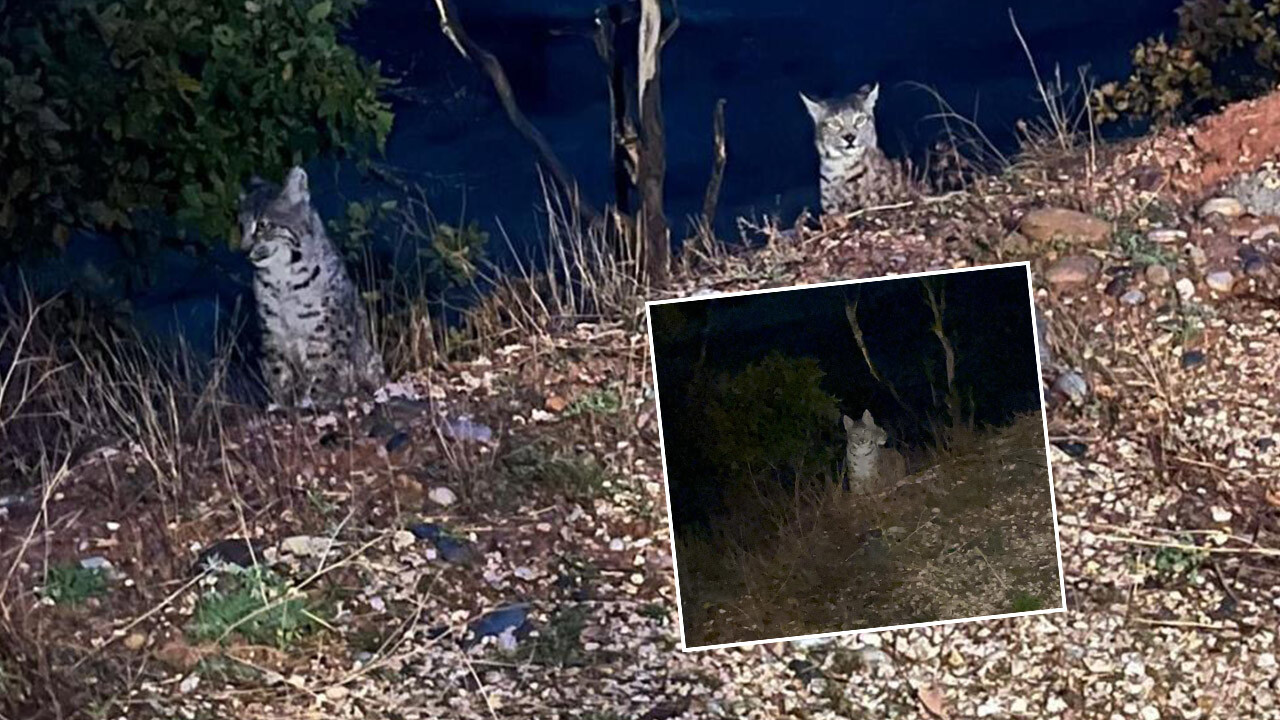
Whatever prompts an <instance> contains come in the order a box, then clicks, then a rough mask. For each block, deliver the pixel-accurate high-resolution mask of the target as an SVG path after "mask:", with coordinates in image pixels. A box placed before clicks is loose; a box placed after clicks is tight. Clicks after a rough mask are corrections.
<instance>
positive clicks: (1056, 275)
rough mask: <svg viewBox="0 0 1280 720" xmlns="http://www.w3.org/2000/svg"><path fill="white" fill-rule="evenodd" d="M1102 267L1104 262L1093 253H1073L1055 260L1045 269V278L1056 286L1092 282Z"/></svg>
mask: <svg viewBox="0 0 1280 720" xmlns="http://www.w3.org/2000/svg"><path fill="white" fill-rule="evenodd" d="M1101 268H1102V262H1101V261H1099V260H1098V258H1096V257H1093V256H1092V255H1071V256H1068V257H1064V258H1059V259H1058V260H1055V261H1054V263H1053V264H1052V265H1050V266H1049V269H1048V270H1046V271H1045V273H1044V278H1045V280H1046V281H1047V282H1048V283H1049V284H1050V285H1052V286H1054V287H1063V286H1066V285H1079V284H1081V283H1087V282H1091V281H1092V280H1093V276H1094V275H1096V274H1097V273H1098V270H1100V269H1101Z"/></svg>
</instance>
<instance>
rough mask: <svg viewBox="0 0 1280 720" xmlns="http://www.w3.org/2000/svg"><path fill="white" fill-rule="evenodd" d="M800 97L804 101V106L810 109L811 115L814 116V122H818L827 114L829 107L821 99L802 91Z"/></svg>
mask: <svg viewBox="0 0 1280 720" xmlns="http://www.w3.org/2000/svg"><path fill="white" fill-rule="evenodd" d="M800 99H801V100H803V101H804V107H805V109H806V110H808V111H809V117H811V118H813V121H814V122H818V121H819V120H821V119H822V116H823V115H826V113H827V107H826V105H824V104H823V102H822V101H821V100H814V99H812V98H810V97H809V96H808V95H805V94H804V93H800Z"/></svg>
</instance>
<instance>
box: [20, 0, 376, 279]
mask: <svg viewBox="0 0 1280 720" xmlns="http://www.w3.org/2000/svg"><path fill="white" fill-rule="evenodd" d="M362 2H363V0H318V1H317V0H166V2H162V3H157V2H153V1H152V0H51V1H48V2H40V3H23V2H15V1H14V0H0V17H2V18H3V20H0V86H2V87H3V100H0V164H3V166H4V167H5V169H6V174H7V175H8V178H9V182H7V183H5V184H4V186H3V187H0V255H7V256H16V255H22V254H29V253H42V252H49V251H50V250H52V249H53V248H54V247H57V246H61V245H63V244H65V242H66V240H67V239H68V237H69V235H70V233H71V230H72V229H75V228H90V229H98V230H108V231H110V230H120V229H134V230H147V231H148V232H145V233H138V232H133V233H128V237H126V238H123V240H124V242H126V243H127V246H126V249H128V250H131V251H134V252H143V251H146V250H149V249H151V248H152V247H154V246H155V245H156V244H157V242H158V238H159V237H160V236H161V234H165V233H172V234H178V235H184V236H185V235H188V234H190V231H196V232H197V233H198V236H197V237H198V238H200V239H201V240H200V242H201V243H202V244H206V245H207V244H209V243H210V242H211V241H212V239H214V238H219V239H220V238H228V237H229V238H234V235H235V227H234V225H235V224H234V222H233V220H234V214H235V208H236V201H237V198H238V195H239V193H240V190H241V187H242V183H243V182H244V181H245V180H246V179H247V178H248V177H249V176H250V175H252V174H254V173H261V174H263V175H273V174H279V172H280V171H281V170H282V169H283V168H284V167H286V166H287V165H290V164H294V163H301V162H305V161H306V160H308V159H310V158H312V157H315V156H317V155H319V154H321V153H326V152H336V153H339V154H343V153H345V154H352V155H355V156H357V157H361V156H363V155H364V154H366V153H367V152H369V151H370V150H372V149H374V148H377V149H381V147H382V145H383V142H384V140H385V138H386V135H387V133H388V132H389V131H390V128H391V122H392V115H391V112H390V110H389V109H388V105H387V104H385V103H384V102H383V101H381V100H379V99H378V91H379V90H380V89H381V88H382V87H384V85H385V83H386V81H385V80H383V79H382V78H381V76H380V74H379V68H378V66H377V65H376V64H370V63H366V62H364V61H363V60H361V59H360V58H359V57H358V56H357V55H356V54H355V52H354V51H352V50H351V49H350V48H348V47H345V46H344V45H342V44H341V43H340V42H339V40H338V31H339V29H340V28H341V27H343V26H344V24H345V23H347V22H348V21H349V20H350V18H351V17H352V15H353V14H354V12H355V10H356V9H357V8H358V7H359V5H360V4H361V3H362ZM161 214H163V215H161ZM165 215H167V216H170V217H172V218H173V219H174V220H176V221H177V227H175V228H165V227H164V225H165V224H166V223H163V222H160V221H158V220H157V218H158V217H163V216H165ZM50 241H52V242H50Z"/></svg>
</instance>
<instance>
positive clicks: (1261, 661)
mask: <svg viewBox="0 0 1280 720" xmlns="http://www.w3.org/2000/svg"><path fill="white" fill-rule="evenodd" d="M1275 666H1276V656H1275V655H1272V654H1271V653H1262V654H1261V655H1259V656H1258V667H1260V668H1262V669H1263V670H1270V669H1271V668H1273V667H1275Z"/></svg>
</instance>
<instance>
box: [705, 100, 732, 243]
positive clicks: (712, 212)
mask: <svg viewBox="0 0 1280 720" xmlns="http://www.w3.org/2000/svg"><path fill="white" fill-rule="evenodd" d="M711 126H712V132H713V133H714V137H713V140H714V142H715V146H714V150H713V155H712V158H713V159H712V163H711V179H710V180H708V181H707V193H706V195H705V196H704V197H703V199H702V219H703V221H704V222H705V223H706V225H707V229H708V231H710V229H711V228H712V227H714V226H715V221H716V205H717V204H719V202H720V186H721V184H723V183H724V166H725V163H726V162H728V160H729V152H728V150H727V149H726V147H725V142H724V98H720V99H719V100H717V101H716V109H715V112H714V113H712V116H711Z"/></svg>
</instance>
